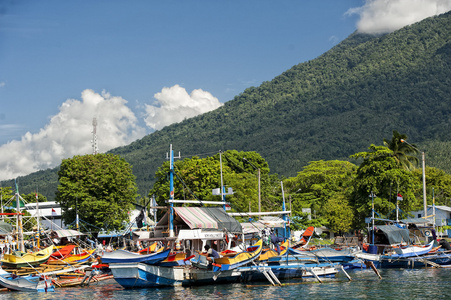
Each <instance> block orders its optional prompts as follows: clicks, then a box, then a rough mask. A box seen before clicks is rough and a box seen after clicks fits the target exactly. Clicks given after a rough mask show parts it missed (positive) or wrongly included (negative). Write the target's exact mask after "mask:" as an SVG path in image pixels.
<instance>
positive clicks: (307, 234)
mask: <svg viewBox="0 0 451 300" xmlns="http://www.w3.org/2000/svg"><path fill="white" fill-rule="evenodd" d="M314 232H315V227H313V226H310V227H308V228H307V229H306V230H305V231H304V232H303V233H302V235H301V239H300V240H299V241H298V242H297V243H295V244H294V245H293V246H291V248H293V249H297V248H300V247H302V248H305V247H306V246H307V245H308V243H309V242H310V240H311V239H312V236H313V233H314Z"/></svg>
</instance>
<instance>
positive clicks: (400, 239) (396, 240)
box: [375, 225, 410, 245]
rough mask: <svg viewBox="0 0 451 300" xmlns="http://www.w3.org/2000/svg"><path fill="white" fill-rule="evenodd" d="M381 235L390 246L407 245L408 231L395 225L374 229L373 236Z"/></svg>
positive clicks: (408, 240)
mask: <svg viewBox="0 0 451 300" xmlns="http://www.w3.org/2000/svg"><path fill="white" fill-rule="evenodd" d="M379 232H380V233H382V234H383V235H384V236H385V237H386V238H387V240H388V243H389V244H390V245H393V244H401V243H409V242H410V237H409V230H408V229H404V228H399V227H398V226H395V225H379V226H377V227H376V228H375V234H377V233H379Z"/></svg>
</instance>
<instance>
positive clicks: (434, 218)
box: [411, 205, 451, 237]
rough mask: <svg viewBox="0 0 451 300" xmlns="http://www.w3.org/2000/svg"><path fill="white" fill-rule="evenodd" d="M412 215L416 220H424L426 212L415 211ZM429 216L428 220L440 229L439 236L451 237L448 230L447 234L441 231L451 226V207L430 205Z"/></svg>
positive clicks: (450, 231)
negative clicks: (444, 227)
mask: <svg viewBox="0 0 451 300" xmlns="http://www.w3.org/2000/svg"><path fill="white" fill-rule="evenodd" d="M411 214H412V215H413V216H414V218H423V217H424V210H418V211H413V212H411ZM427 215H428V216H429V218H428V219H429V220H430V221H431V222H432V223H434V224H435V227H437V228H438V233H439V235H442V236H443V235H445V236H448V237H451V230H446V232H445V231H442V230H441V228H442V227H443V226H450V225H451V207H449V206H444V205H435V206H432V205H428V206H427ZM440 233H442V234H440Z"/></svg>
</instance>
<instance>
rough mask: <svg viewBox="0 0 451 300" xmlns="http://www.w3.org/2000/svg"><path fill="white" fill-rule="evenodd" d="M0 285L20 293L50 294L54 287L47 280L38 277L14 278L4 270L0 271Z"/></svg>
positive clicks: (50, 281) (49, 280)
mask: <svg viewBox="0 0 451 300" xmlns="http://www.w3.org/2000/svg"><path fill="white" fill-rule="evenodd" d="M0 285H1V286H3V287H5V288H7V289H10V290H13V291H22V292H36V291H37V292H52V291H54V290H55V286H54V285H53V283H52V280H51V279H49V278H47V277H46V278H45V279H44V278H41V277H40V276H33V275H27V276H14V275H13V274H11V273H8V272H6V271H4V270H0Z"/></svg>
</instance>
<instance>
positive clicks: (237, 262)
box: [213, 239, 263, 272]
mask: <svg viewBox="0 0 451 300" xmlns="http://www.w3.org/2000/svg"><path fill="white" fill-rule="evenodd" d="M262 247H263V241H262V240H261V239H260V240H258V241H257V242H256V243H255V244H254V245H253V246H251V247H249V248H248V249H247V251H242V252H238V253H236V254H235V253H232V254H229V255H230V256H223V257H220V258H217V259H215V260H214V262H213V271H214V272H219V271H227V270H232V269H235V268H237V267H239V266H242V265H245V264H248V263H250V262H252V261H254V260H255V259H257V258H258V256H259V255H260V253H261V252H262Z"/></svg>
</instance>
